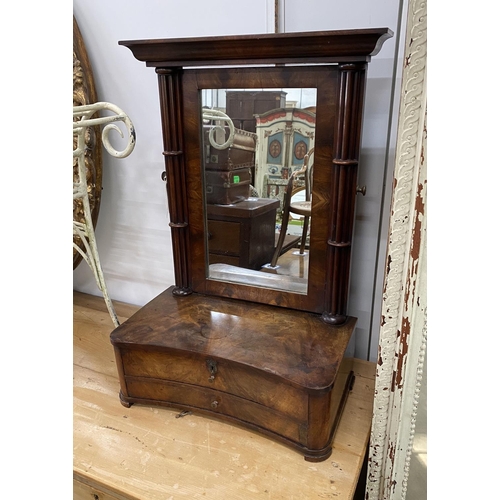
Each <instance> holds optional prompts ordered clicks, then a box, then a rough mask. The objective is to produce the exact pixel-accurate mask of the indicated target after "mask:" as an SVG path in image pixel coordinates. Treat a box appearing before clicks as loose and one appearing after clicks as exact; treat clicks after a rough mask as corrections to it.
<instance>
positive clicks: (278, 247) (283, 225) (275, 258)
mask: <svg viewBox="0 0 500 500" xmlns="http://www.w3.org/2000/svg"><path fill="white" fill-rule="evenodd" d="M289 216H290V214H289V212H288V211H286V213H284V214H283V220H282V222H281V231H280V235H279V238H278V244H277V245H276V249H275V250H274V255H273V258H272V260H271V267H276V263H277V262H278V258H279V256H280V255H281V249H282V248H283V243H284V241H285V236H286V231H287V229H288V217H289Z"/></svg>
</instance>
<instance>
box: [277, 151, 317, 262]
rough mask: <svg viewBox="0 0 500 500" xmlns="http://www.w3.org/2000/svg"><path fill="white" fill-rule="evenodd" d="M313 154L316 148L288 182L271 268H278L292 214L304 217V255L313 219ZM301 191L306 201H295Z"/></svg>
mask: <svg viewBox="0 0 500 500" xmlns="http://www.w3.org/2000/svg"><path fill="white" fill-rule="evenodd" d="M313 154H314V148H311V149H310V150H309V151H308V152H307V154H306V155H305V156H304V163H303V164H302V167H301V168H300V169H298V170H296V171H295V172H293V173H292V175H291V176H290V179H289V180H288V184H287V186H286V190H285V194H284V198H283V212H282V221H281V230H280V235H279V238H278V243H277V244H276V249H275V250H274V255H273V258H272V260H271V267H276V264H277V262H278V259H279V257H280V255H281V254H282V250H283V243H284V241H285V237H286V232H287V230H288V222H289V219H290V215H291V214H296V215H300V216H302V217H304V223H303V226H302V237H301V241H300V251H299V253H300V255H304V251H305V245H306V239H307V231H308V229H309V219H310V217H311V192H312V179H313V170H314V161H313V159H312V158H311V157H312V155H313ZM300 191H305V199H304V200H301V201H293V197H294V196H295V195H296V194H297V193H298V192H300Z"/></svg>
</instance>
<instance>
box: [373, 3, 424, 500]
mask: <svg viewBox="0 0 500 500" xmlns="http://www.w3.org/2000/svg"><path fill="white" fill-rule="evenodd" d="M426 60H427V1H426V0H409V2H408V19H407V28H406V42H405V54H404V64H403V75H402V92H401V103H400V111H399V124H398V137H397V144H396V161H395V169H394V182H393V192H392V206H391V212H390V214H391V215H390V223H389V238H388V248H387V257H386V272H385V278H384V288H383V296H382V313H381V327H380V339H379V347H378V363H377V375H376V383H375V400H374V408H373V420H372V432H371V441H370V450H369V457H368V477H367V487H366V495H365V498H366V499H367V500H382V499H384V500H393V499H394V500H395V499H398V500H404V498H405V496H406V489H407V481H408V474H409V465H410V457H411V453H412V448H413V436H414V429H415V421H416V416H417V410H418V399H419V391H420V381H421V379H422V373H423V367H424V360H425V351H426V343H427V299H426V221H427V213H426V212H427V211H426V199H427V196H426V194H427V190H426V188H427V166H426V135H427V130H426V112H427V99H426V67H427V63H426Z"/></svg>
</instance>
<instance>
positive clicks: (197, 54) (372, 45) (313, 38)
mask: <svg viewBox="0 0 500 500" xmlns="http://www.w3.org/2000/svg"><path fill="white" fill-rule="evenodd" d="M391 36H392V32H391V30H389V29H388V28H376V29H364V30H343V31H323V32H304V33H284V34H266V35H244V36H227V37H209V38H181V39H159V40H132V41H121V42H119V43H120V44H121V45H125V46H126V47H128V48H129V49H130V50H131V51H132V53H133V54H134V56H135V57H136V58H137V59H138V60H140V61H143V62H146V65H147V66H151V67H155V68H156V73H157V74H158V83H159V91H160V107H161V115H162V128H163V142H164V145H163V147H164V151H163V154H164V156H165V179H166V181H167V193H168V205H169V212H170V220H171V222H170V226H171V228H172V245H173V254H174V266H175V285H176V287H175V289H174V292H173V293H174V294H175V295H178V296H183V295H188V294H191V293H193V292H201V293H206V294H213V295H218V296H221V297H231V298H236V299H241V300H247V301H252V302H258V303H265V304H273V305H277V306H281V307H286V308H293V309H299V310H304V311H309V312H314V313H319V314H321V315H322V318H323V320H324V321H325V322H326V323H329V324H333V325H339V324H343V323H344V322H345V321H346V318H347V298H348V291H349V273H350V258H351V244H352V232H353V231H352V229H353V220H354V207H355V196H356V180H357V167H358V160H359V150H360V142H361V125H362V115H363V101H364V93H365V77H366V69H367V63H368V62H369V61H370V60H371V56H373V55H375V54H377V53H378V52H379V50H380V48H381V46H382V44H383V42H384V41H385V40H387V39H388V38H390V37H391ZM318 64H321V65H322V66H317V65H318ZM228 65H230V66H252V65H276V66H275V67H274V68H273V67H265V68H255V67H251V68H240V69H239V70H238V71H232V70H231V71H229V70H220V69H217V68H214V69H205V70H199V69H196V70H193V69H185V68H189V67H196V66H198V67H199V66H228ZM286 65H301V66H286ZM259 75H260V77H259ZM262 78H263V79H264V80H262ZM243 81H245V86H247V87H249V88H255V87H317V88H318V106H317V113H318V114H317V126H316V150H315V164H316V167H315V171H314V175H315V182H314V190H315V195H314V196H313V200H314V201H313V203H314V205H313V213H314V216H313V220H314V217H316V219H315V221H313V223H312V225H313V227H314V230H313V231H314V233H313V234H312V235H311V240H312V243H311V245H312V252H311V262H310V270H309V282H308V293H307V295H306V296H304V295H302V294H294V293H289V292H282V291H278V290H274V289H273V290H271V289H265V288H259V287H252V286H246V285H238V284H235V283H224V282H217V281H215V280H209V279H207V271H206V262H207V259H206V244H205V241H206V231H205V225H204V224H205V223H204V216H203V214H204V210H203V197H202V192H203V190H202V189H201V166H200V164H201V154H200V141H201V139H200V105H199V97H198V90H199V89H200V88H218V87H220V88H225V87H235V88H241V87H242V85H243ZM273 81H275V82H276V83H274V84H273ZM216 82H219V83H220V85H217V84H216ZM200 83H201V84H200ZM207 86H208V87H207ZM318 221H319V222H318Z"/></svg>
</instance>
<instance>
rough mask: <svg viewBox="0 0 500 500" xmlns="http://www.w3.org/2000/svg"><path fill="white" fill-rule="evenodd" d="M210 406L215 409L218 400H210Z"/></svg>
mask: <svg viewBox="0 0 500 500" xmlns="http://www.w3.org/2000/svg"><path fill="white" fill-rule="evenodd" d="M210 406H211V407H212V408H214V409H215V408H217V406H219V402H218V401H212V402H211V403H210Z"/></svg>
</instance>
